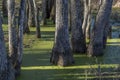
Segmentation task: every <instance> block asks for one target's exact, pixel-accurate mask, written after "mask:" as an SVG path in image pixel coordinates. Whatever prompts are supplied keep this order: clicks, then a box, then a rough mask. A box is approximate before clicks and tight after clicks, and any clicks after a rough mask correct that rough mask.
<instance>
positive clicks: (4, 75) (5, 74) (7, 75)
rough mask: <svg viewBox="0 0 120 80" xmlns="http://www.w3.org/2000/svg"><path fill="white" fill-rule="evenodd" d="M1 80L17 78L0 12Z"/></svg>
mask: <svg viewBox="0 0 120 80" xmlns="http://www.w3.org/2000/svg"><path fill="white" fill-rule="evenodd" d="M0 80H15V76H14V69H13V68H12V66H11V65H10V63H9V61H8V58H7V51H6V48H5V42H4V33H3V30H2V19H1V12H0Z"/></svg>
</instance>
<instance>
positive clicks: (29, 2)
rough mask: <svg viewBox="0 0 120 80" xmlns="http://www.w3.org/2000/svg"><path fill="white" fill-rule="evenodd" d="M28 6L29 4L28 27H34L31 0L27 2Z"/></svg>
mask: <svg viewBox="0 0 120 80" xmlns="http://www.w3.org/2000/svg"><path fill="white" fill-rule="evenodd" d="M28 4H29V20H28V26H29V27H35V12H34V4H33V0H28Z"/></svg>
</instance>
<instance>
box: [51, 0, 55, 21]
mask: <svg viewBox="0 0 120 80" xmlns="http://www.w3.org/2000/svg"><path fill="white" fill-rule="evenodd" d="M55 8H56V5H55V0H53V2H52V10H51V13H50V19H51V20H53V22H54V23H55V14H56V13H55V11H56V9H55Z"/></svg>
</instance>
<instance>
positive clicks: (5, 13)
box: [2, 0, 8, 17]
mask: <svg viewBox="0 0 120 80" xmlns="http://www.w3.org/2000/svg"><path fill="white" fill-rule="evenodd" d="M2 11H3V16H4V17H7V16H8V10H7V0H2Z"/></svg>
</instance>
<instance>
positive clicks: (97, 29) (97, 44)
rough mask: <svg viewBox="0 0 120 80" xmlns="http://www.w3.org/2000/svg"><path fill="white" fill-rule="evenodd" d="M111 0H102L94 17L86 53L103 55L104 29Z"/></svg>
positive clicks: (109, 11) (108, 15)
mask: <svg viewBox="0 0 120 80" xmlns="http://www.w3.org/2000/svg"><path fill="white" fill-rule="evenodd" d="M112 2H113V0H103V1H102V5H101V6H100V9H99V12H98V14H97V17H96V21H95V26H94V28H93V32H92V34H91V39H90V44H89V47H88V54H89V55H92V56H100V55H103V50H104V42H103V41H104V35H105V34H104V29H105V26H106V25H107V24H108V21H109V17H110V13H111V8H112Z"/></svg>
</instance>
